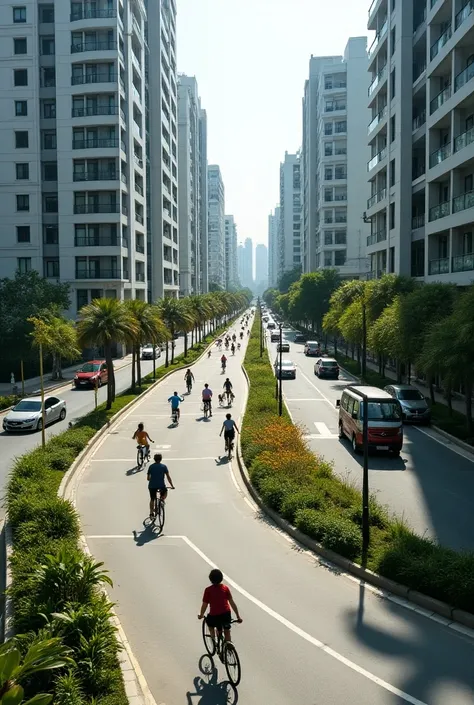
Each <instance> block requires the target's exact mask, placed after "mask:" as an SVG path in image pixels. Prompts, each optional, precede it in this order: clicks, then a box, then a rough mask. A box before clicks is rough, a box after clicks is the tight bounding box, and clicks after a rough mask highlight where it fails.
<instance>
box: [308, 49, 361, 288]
mask: <svg viewBox="0 0 474 705" xmlns="http://www.w3.org/2000/svg"><path fill="white" fill-rule="evenodd" d="M366 74H367V39H366V37H353V38H351V39H349V41H348V43H347V46H346V50H345V53H344V56H320V57H314V56H312V57H311V60H310V65H309V78H308V80H307V81H306V84H305V90H304V99H303V146H302V150H301V172H302V174H301V179H302V221H303V223H302V232H303V244H302V250H303V256H302V264H303V270H304V271H306V272H310V271H315V270H318V269H321V268H324V267H335V268H337V269H338V270H339V272H340V274H341V276H342V277H351V278H352V277H358V276H361V275H365V274H366V271H367V268H368V264H367V257H366V240H367V235H368V234H369V233H370V227H369V225H368V224H367V223H365V222H364V210H365V203H366V201H367V198H368V188H367V185H366V183H365V179H363V178H361V174H364V172H365V170H366V165H367V161H368V158H369V157H368V154H369V151H368V149H367V144H366V141H367V140H366V134H367V127H366V126H367V124H368V122H369V117H368V116H369V111H368V110H367V104H366V99H365V96H366V95H367V90H366V89H367V86H368V80H367V75H366Z"/></svg>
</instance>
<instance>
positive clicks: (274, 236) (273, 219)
mask: <svg viewBox="0 0 474 705" xmlns="http://www.w3.org/2000/svg"><path fill="white" fill-rule="evenodd" d="M279 228H280V206H277V207H276V208H275V212H274V213H270V215H269V216H268V286H270V287H276V285H277V283H278V232H279Z"/></svg>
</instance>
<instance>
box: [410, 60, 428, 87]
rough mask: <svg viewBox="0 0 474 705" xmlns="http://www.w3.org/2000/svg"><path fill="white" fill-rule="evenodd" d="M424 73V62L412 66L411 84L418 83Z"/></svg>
mask: <svg viewBox="0 0 474 705" xmlns="http://www.w3.org/2000/svg"><path fill="white" fill-rule="evenodd" d="M424 71H426V61H421V62H419V63H415V64H413V83H415V81H418V79H419V78H420V76H421V74H422V73H423V72H424Z"/></svg>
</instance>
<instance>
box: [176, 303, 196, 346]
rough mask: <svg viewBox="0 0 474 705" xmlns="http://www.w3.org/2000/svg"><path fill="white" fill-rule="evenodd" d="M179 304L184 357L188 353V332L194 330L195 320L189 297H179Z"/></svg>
mask: <svg viewBox="0 0 474 705" xmlns="http://www.w3.org/2000/svg"><path fill="white" fill-rule="evenodd" d="M179 305H180V307H181V311H182V323H181V328H182V330H183V332H184V357H185V358H186V357H187V355H188V333H192V332H194V326H195V325H196V320H195V317H194V311H193V308H192V306H191V305H190V303H189V297H186V298H184V299H179Z"/></svg>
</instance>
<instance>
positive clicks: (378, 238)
mask: <svg viewBox="0 0 474 705" xmlns="http://www.w3.org/2000/svg"><path fill="white" fill-rule="evenodd" d="M386 239H387V228H386V227H383V228H380V230H377V232H375V233H372V234H371V235H369V236H368V237H367V245H368V246H369V245H375V243H376V242H384V240H386Z"/></svg>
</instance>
